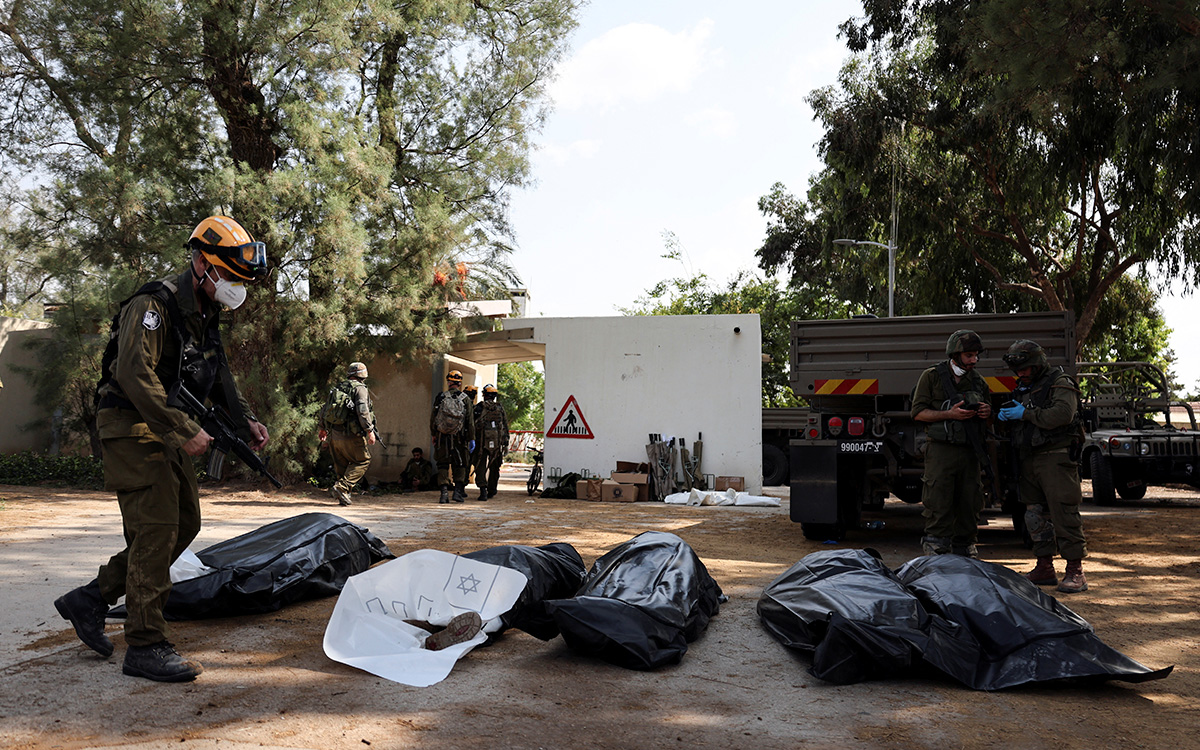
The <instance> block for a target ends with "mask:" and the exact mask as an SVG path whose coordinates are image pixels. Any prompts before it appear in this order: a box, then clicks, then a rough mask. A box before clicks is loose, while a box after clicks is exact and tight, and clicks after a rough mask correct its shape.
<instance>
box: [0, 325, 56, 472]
mask: <svg viewBox="0 0 1200 750" xmlns="http://www.w3.org/2000/svg"><path fill="white" fill-rule="evenodd" d="M49 328H51V324H50V323H47V322H44V321H39V320H25V319H24V318H5V317H0V382H2V383H3V384H4V385H3V387H2V388H0V414H3V415H4V418H3V420H2V421H0V453H19V452H21V451H44V450H46V449H47V448H48V447H49V445H50V441H51V418H50V414H48V413H47V412H46V410H45V409H43V408H42V407H40V406H38V405H37V403H35V402H34V390H33V386H31V385H30V384H29V381H28V380H27V379H26V378H25V376H24V375H21V374H20V373H18V372H16V371H15V370H13V369H12V368H13V367H37V366H38V359H37V356H36V355H35V354H34V353H33V352H32V351H29V350H28V349H26V348H25V347H24V346H23V344H24V343H25V342H26V341H28V340H29V339H30V338H42V337H45V336H49V335H50V333H49V330H48V329H49ZM33 422H40V423H41V426H40V427H36V428H34V429H30V430H27V429H24V428H25V427H26V426H28V425H30V424H31V423H33Z"/></svg>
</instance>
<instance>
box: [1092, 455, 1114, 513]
mask: <svg viewBox="0 0 1200 750" xmlns="http://www.w3.org/2000/svg"><path fill="white" fill-rule="evenodd" d="M1088 463H1089V466H1090V468H1091V470H1092V500H1094V501H1095V503H1096V505H1116V504H1117V495H1116V485H1114V484H1113V470H1112V461H1111V460H1109V458H1108V456H1105V455H1104V454H1103V453H1101V452H1100V451H1092V454H1091V456H1089V457H1088Z"/></svg>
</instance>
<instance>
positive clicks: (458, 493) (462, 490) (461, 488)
mask: <svg viewBox="0 0 1200 750" xmlns="http://www.w3.org/2000/svg"><path fill="white" fill-rule="evenodd" d="M452 498H453V500H454V502H456V503H465V502H466V501H467V485H465V484H456V485H454V495H453V496H452Z"/></svg>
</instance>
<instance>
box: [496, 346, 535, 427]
mask: <svg viewBox="0 0 1200 750" xmlns="http://www.w3.org/2000/svg"><path fill="white" fill-rule="evenodd" d="M498 369H499V371H500V372H499V375H497V378H496V379H497V383H496V389H497V390H498V391H500V398H501V400H502V401H503V403H504V413H505V414H506V415H507V416H508V428H509V429H510V430H533V431H535V432H540V431H541V430H542V428H543V427H544V426H545V407H546V376H545V375H544V374H543V373H542V372H541V370H538V369H537V368H535V367H534V366H533V363H532V362H506V363H503V364H501V365H500V366H499V367H498Z"/></svg>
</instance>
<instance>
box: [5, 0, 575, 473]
mask: <svg viewBox="0 0 1200 750" xmlns="http://www.w3.org/2000/svg"><path fill="white" fill-rule="evenodd" d="M576 9H577V3H576V1H575V0H487V1H486V2H485V1H484V0H420V1H419V2H405V3H379V2H373V1H372V0H367V1H366V2H345V1H344V0H333V1H332V2H331V1H329V0H322V1H321V2H314V1H313V0H278V1H276V2H267V3H250V2H242V1H241V0H200V1H199V2H187V3H184V2H178V1H165V0H152V1H150V2H136V3H131V2H116V3H113V2H100V1H99V0H16V2H14V3H13V4H12V5H11V9H10V10H9V11H8V12H7V16H6V17H3V18H0V73H2V75H0V102H3V104H0V164H2V165H3V166H4V167H6V169H5V170H0V171H8V172H10V173H13V174H16V175H18V179H13V180H9V181H7V182H5V183H3V185H2V187H3V188H4V189H5V194H4V196H3V203H2V205H3V206H5V207H11V208H9V211H8V215H7V221H6V223H5V225H4V227H3V229H4V237H3V240H4V242H5V243H6V244H7V245H8V246H10V247H20V248H22V249H23V253H22V257H23V258H24V259H25V265H23V266H22V267H21V269H20V270H21V272H22V273H23V274H25V275H23V276H20V277H19V278H21V279H25V278H27V277H28V278H32V279H35V280H37V283H35V284H25V287H28V288H38V289H40V290H41V293H42V294H43V296H44V297H47V298H48V299H50V300H52V301H55V302H59V303H61V305H62V307H61V310H62V311H63V313H62V314H63V315H67V316H69V317H70V319H71V320H73V321H75V325H73V326H63V327H62V330H63V331H64V335H69V336H76V337H80V336H86V335H87V334H89V333H90V334H95V333H96V332H98V331H99V330H100V329H101V328H103V323H104V321H105V320H106V319H107V318H108V317H109V316H110V315H111V314H112V312H113V310H114V309H115V305H116V303H117V302H118V301H120V300H121V299H123V298H124V297H125V296H126V295H127V294H129V293H130V292H131V291H132V290H133V289H134V288H136V286H137V285H138V284H140V283H142V282H144V281H147V280H150V279H153V278H158V277H161V276H165V275H167V274H168V273H170V272H172V271H176V272H177V270H178V269H180V268H181V267H182V265H183V263H184V260H185V253H184V251H183V249H182V248H183V244H184V242H185V241H186V240H187V237H188V234H189V233H190V231H191V229H192V227H193V226H195V225H196V223H198V222H199V220H200V219H202V218H203V217H205V216H208V215H211V214H215V213H225V214H228V215H231V216H233V217H234V218H236V219H238V220H239V221H240V222H241V223H242V224H243V225H244V226H245V227H246V228H247V229H249V230H250V232H251V233H252V234H253V235H254V236H255V239H258V240H262V241H264V242H266V244H267V248H268V256H269V259H270V262H271V273H270V276H269V280H268V281H267V282H266V283H264V284H263V285H261V286H260V288H258V289H255V290H252V291H251V296H250V299H249V301H248V302H247V303H246V305H244V306H243V307H242V308H240V309H239V310H238V311H237V312H236V313H234V314H233V315H232V316H231V317H232V320H233V325H232V330H231V332H230V334H228V335H227V336H226V348H227V351H228V352H229V356H230V359H231V361H232V363H233V369H234V370H235V372H236V373H237V374H238V376H239V383H240V384H241V385H242V387H243V390H245V391H247V392H248V393H247V395H248V397H249V398H250V400H251V402H252V403H253V404H255V406H256V409H257V410H258V411H259V413H260V415H263V416H264V418H269V419H270V420H271V424H272V431H273V438H274V439H275V442H276V444H277V445H281V446H282V451H283V453H284V454H285V455H287V456H288V457H289V461H288V465H287V466H286V467H284V468H283V470H284V472H285V473H291V474H295V473H297V472H301V471H303V470H304V469H305V466H306V464H308V463H311V461H312V460H313V459H314V458H315V449H314V448H312V447H311V445H310V443H311V441H310V440H309V439H308V438H309V433H310V432H311V430H312V425H313V414H314V412H315V409H316V402H317V401H319V398H317V395H318V394H319V393H320V391H321V390H322V389H323V387H324V385H325V382H326V380H327V379H328V377H329V375H330V373H331V372H332V371H333V370H334V369H336V368H339V367H341V366H343V365H344V363H345V362H346V361H349V360H352V359H362V358H364V357H367V356H369V355H370V354H394V355H396V356H398V357H403V358H407V359H408V360H410V361H412V360H419V359H421V358H427V357H428V355H429V353H431V352H436V351H441V350H445V348H446V347H448V346H449V343H450V340H451V338H452V337H453V336H454V335H455V334H456V332H457V327H458V326H459V323H457V322H456V320H455V319H454V318H453V317H452V316H449V315H447V314H446V303H447V301H450V300H454V299H461V298H464V297H467V298H478V297H480V296H486V295H488V294H490V293H492V292H493V291H495V290H497V289H499V288H503V287H505V286H508V285H511V284H513V283H514V282H515V281H516V277H515V274H514V272H513V271H512V269H511V268H510V267H509V266H508V264H507V261H506V257H507V256H508V254H509V253H510V251H511V247H510V244H509V243H510V241H511V231H510V228H509V226H508V219H507V210H508V202H507V195H508V191H510V190H511V189H513V188H515V187H518V186H520V185H522V184H524V183H525V181H526V180H527V179H528V171H529V163H528V153H529V149H530V135H531V133H532V132H534V131H536V130H537V129H538V128H539V127H540V125H541V122H542V119H543V117H544V115H545V107H546V98H545V87H546V85H547V83H548V82H549V80H550V79H551V76H552V72H553V68H554V65H555V64H556V63H557V62H558V60H559V59H560V57H561V55H562V54H563V51H564V49H565V44H566V39H567V36H568V34H569V32H570V31H571V30H572V29H573V28H574V25H575V13H576ZM31 186H32V187H31ZM4 270H5V271H6V273H5V275H4V278H5V279H7V278H9V274H8V273H7V269H4ZM25 287H23V288H25ZM5 301H6V303H7V300H5ZM85 308H86V309H85ZM60 322H64V321H62V320H60ZM383 333H386V334H387V335H381V334H383ZM81 340H82V339H81ZM98 346H99V345H98V342H96V343H95V344H94V345H93V346H92V347H91V349H90V354H89V353H88V352H83V353H81V357H82V359H81V361H80V363H79V365H78V367H77V368H76V370H77V371H80V372H82V371H83V370H85V369H86V367H87V364H86V363H85V362H84V361H83V360H86V359H87V358H88V357H89V356H90V357H93V358H94V357H95V356H97V352H98ZM93 382H94V380H93ZM82 416H83V418H84V421H85V422H86V421H87V420H86V417H87V415H86V414H84V415H82ZM306 446H307V447H306ZM279 450H280V448H279V447H277V448H276V451H279Z"/></svg>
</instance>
